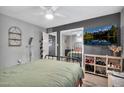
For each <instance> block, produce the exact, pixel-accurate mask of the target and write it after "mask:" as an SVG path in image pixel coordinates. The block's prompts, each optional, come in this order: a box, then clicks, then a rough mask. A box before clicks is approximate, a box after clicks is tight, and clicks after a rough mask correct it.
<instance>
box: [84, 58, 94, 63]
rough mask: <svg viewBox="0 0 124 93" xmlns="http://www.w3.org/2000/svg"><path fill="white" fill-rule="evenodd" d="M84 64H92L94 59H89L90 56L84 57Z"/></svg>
mask: <svg viewBox="0 0 124 93" xmlns="http://www.w3.org/2000/svg"><path fill="white" fill-rule="evenodd" d="M85 63H87V64H93V63H94V58H93V57H90V56H86V59H85Z"/></svg>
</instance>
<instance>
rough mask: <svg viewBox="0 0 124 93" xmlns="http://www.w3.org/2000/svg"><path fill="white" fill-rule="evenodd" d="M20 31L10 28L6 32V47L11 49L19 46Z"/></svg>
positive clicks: (14, 27)
mask: <svg viewBox="0 0 124 93" xmlns="http://www.w3.org/2000/svg"><path fill="white" fill-rule="evenodd" d="M21 40H22V39H21V29H20V28H19V27H17V26H12V27H10V28H9V30H8V45H9V46H11V47H15V46H21Z"/></svg>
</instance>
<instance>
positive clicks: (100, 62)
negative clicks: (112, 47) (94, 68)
mask: <svg viewBox="0 0 124 93" xmlns="http://www.w3.org/2000/svg"><path fill="white" fill-rule="evenodd" d="M96 64H97V65H102V66H105V65H106V59H105V58H100V57H96Z"/></svg>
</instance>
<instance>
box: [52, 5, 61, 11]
mask: <svg viewBox="0 0 124 93" xmlns="http://www.w3.org/2000/svg"><path fill="white" fill-rule="evenodd" d="M58 8H59V6H51V10H52V11H56V10H57V9H58Z"/></svg>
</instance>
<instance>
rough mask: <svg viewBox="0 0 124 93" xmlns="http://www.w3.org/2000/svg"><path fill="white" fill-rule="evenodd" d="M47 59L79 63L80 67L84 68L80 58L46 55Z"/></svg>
mask: <svg viewBox="0 0 124 93" xmlns="http://www.w3.org/2000/svg"><path fill="white" fill-rule="evenodd" d="M45 59H52V60H53V59H56V60H59V61H66V62H73V63H79V64H80V67H82V61H81V60H80V58H74V57H65V56H53V55H46V56H45Z"/></svg>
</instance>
